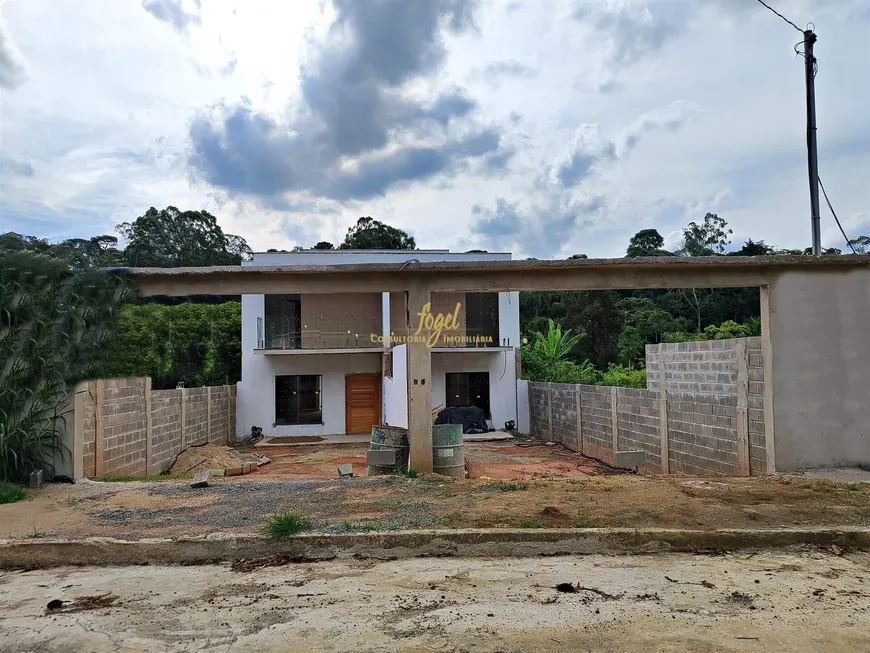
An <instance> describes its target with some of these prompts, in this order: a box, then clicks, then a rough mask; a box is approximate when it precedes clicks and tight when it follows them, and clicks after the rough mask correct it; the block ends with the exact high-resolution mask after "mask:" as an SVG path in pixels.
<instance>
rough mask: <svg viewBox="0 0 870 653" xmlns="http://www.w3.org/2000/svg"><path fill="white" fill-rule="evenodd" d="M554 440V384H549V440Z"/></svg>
mask: <svg viewBox="0 0 870 653" xmlns="http://www.w3.org/2000/svg"><path fill="white" fill-rule="evenodd" d="M552 441H553V384H552V383H548V384H547V442H552Z"/></svg>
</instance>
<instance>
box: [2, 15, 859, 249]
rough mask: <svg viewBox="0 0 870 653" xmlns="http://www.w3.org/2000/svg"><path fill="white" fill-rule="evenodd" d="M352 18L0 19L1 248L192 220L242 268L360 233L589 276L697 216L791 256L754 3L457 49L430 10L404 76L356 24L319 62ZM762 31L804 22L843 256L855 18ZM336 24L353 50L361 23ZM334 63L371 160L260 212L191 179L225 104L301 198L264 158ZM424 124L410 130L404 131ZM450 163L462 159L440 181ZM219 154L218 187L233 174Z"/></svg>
mask: <svg viewBox="0 0 870 653" xmlns="http://www.w3.org/2000/svg"><path fill="white" fill-rule="evenodd" d="M441 1H442V2H443V3H445V5H444V6H445V7H447V6H448V5H449V8H450V9H453V8H456V10H457V11H458V10H459V8H462V7H464V6H465V3H461V2H458V1H456V0H441ZM353 4H354V3H352V2H351V0H339V2H338V3H337V5H336V6H333V5H332V4H330V3H329V2H321V0H298V1H294V2H292V3H288V2H278V1H277V0H274V1H272V0H256V1H254V0H252V1H251V2H246V3H241V2H235V1H231V0H209V1H208V2H201V3H197V2H195V1H194V0H184V1H182V0H146V1H145V3H144V5H143V3H142V2H141V0H129V1H127V2H105V3H94V2H92V1H91V0H66V1H65V2H63V3H57V2H54V0H27V1H26V2H24V1H18V2H6V3H4V4H3V25H2V30H0V35H2V36H0V85H2V86H3V89H2V97H0V103H2V106H0V108H2V111H0V130H2V134H3V140H2V144H0V166H2V168H3V174H2V175H0V231H2V230H7V229H14V230H16V231H23V232H26V233H32V234H34V235H38V236H48V237H52V238H62V237H71V236H87V235H94V234H98V233H104V232H107V231H111V229H112V227H113V226H114V225H115V224H117V223H119V222H122V221H125V220H130V219H133V218H135V217H136V216H137V215H141V214H142V213H143V212H144V211H145V210H146V209H147V208H148V207H149V206H152V205H153V206H157V207H160V208H162V207H164V206H166V205H170V204H172V205H175V206H179V207H190V208H206V209H208V210H210V211H212V212H214V213H215V214H216V215H217V216H218V219H219V221H220V223H221V224H222V225H223V226H224V228H225V229H227V230H228V231H231V232H233V233H239V234H241V235H243V236H245V237H246V238H247V239H248V240H249V241H250V243H251V244H252V246H254V247H255V248H259V249H265V248H268V247H279V248H281V247H283V248H287V247H289V246H292V245H293V244H297V243H298V244H303V245H311V244H312V243H313V242H316V241H317V240H321V239H327V240H339V239H340V238H341V237H342V236H343V235H344V232H345V231H346V229H347V227H348V226H349V225H350V224H351V223H352V222H354V221H355V220H356V218H358V217H359V216H361V215H371V216H373V217H377V218H379V219H382V220H385V221H387V222H389V223H390V224H395V225H396V226H399V227H401V228H404V229H407V230H409V231H411V232H413V233H414V235H415V236H416V238H417V242H418V243H419V244H420V246H424V247H427V246H428V247H457V248H459V247H462V248H465V249H470V248H472V247H482V248H488V249H494V248H505V247H509V248H511V249H514V250H515V251H516V253H517V254H518V255H521V256H522V255H534V256H539V257H541V256H548V255H570V254H573V253H577V252H584V253H587V254H589V255H591V256H592V255H602V256H603V255H621V254H622V253H624V250H625V246H626V244H627V242H628V239H629V238H630V236H631V235H632V234H633V233H635V232H636V231H637V230H639V229H643V228H650V227H654V228H657V229H659V231H660V232H661V233H662V235H664V236H669V235H671V234H674V237H675V238H676V237H678V234H679V230H680V228H681V227H682V226H683V225H685V224H686V223H687V222H688V221H689V220H698V219H701V218H703V215H704V213H705V212H707V211H712V212H716V213H718V214H719V215H720V216H722V217H724V218H725V219H726V220H728V222H729V225H730V226H731V227H732V228H733V229H734V240H735V244H739V240H740V239H745V238H749V237H751V238H752V239H753V240H761V239H763V240H765V241H766V242H768V243H770V244H774V245H776V246H780V247H805V246H806V245H807V244H808V243H809V202H808V197H807V195H808V192H807V181H806V168H805V166H806V154H805V142H804V138H805V136H804V135H805V122H804V121H805V115H804V104H803V69H802V65H801V64H802V62H801V60H800V59H798V58H796V57H795V55H794V52H793V51H792V46H793V45H794V43H796V42H797V41H798V40H799V38H800V35H799V34H797V32H795V30H794V29H793V28H791V27H789V26H788V25H786V24H785V23H784V22H783V21H782V20H780V19H779V18H777V17H776V16H774V15H773V14H771V13H770V12H768V11H766V10H764V8H763V7H760V5H758V3H757V2H755V0H707V1H706V2H682V1H677V0H675V1H653V0H585V1H578V0H551V2H548V3H538V2H524V3H521V4H517V3H509V2H502V3H494V2H487V3H481V4H479V5H478V6H477V11H476V13H475V15H474V17H473V25H474V28H473V29H465V30H460V31H456V30H452V29H450V25H449V21H450V20H452V19H451V18H450V16H451V15H453V14H451V13H450V11H446V10H445V11H446V14H444V15H447V16H448V18H446V19H445V20H446V21H447V22H446V23H444V28H443V29H441V30H440V31H438V32H436V31H432V30H431V29H427V30H424V31H423V32H421V33H420V34H421V36H420V37H419V38H418V40H420V41H421V43H423V44H424V45H425V46H426V48H428V50H426V51H428V52H429V53H430V55H434V59H431V60H430V59H425V58H424V59H414V58H413V57H415V56H417V54H419V52H422V50H420V49H419V48H415V47H412V46H414V45H415V42H414V41H413V40H410V41H409V40H407V39H406V40H390V39H387V38H386V37H384V38H381V37H380V36H378V35H379V34H381V32H379V31H378V29H379V28H378V26H377V25H366V26H365V32H364V34H365V35H367V36H366V38H368V40H365V41H357V42H356V43H353V44H345V45H346V48H345V49H342V48H343V47H344V46H343V45H342V41H341V39H342V38H345V37H347V35H348V34H349V33H350V32H348V27H347V25H345V26H344V27H343V28H342V30H338V29H335V28H330V24H331V22H332V21H333V20H334V19H335V18H336V17H341V16H343V15H347V14H346V13H345V14H342V10H344V11H345V12H346V11H347V9H348V7H351V6H352V5H353ZM508 4H510V5H511V11H506V7H507V5H508ZM513 5H516V6H513ZM143 6H144V8H143ZM776 8H777V9H778V10H779V11H781V12H782V13H783V14H785V15H787V16H789V17H790V18H791V19H793V20H794V21H795V22H796V23H797V24H798V25H800V26H803V25H804V24H805V23H806V21H807V20H815V21H816V25H817V30H818V33H819V40H818V43H817V45H816V55H817V56H818V58H819V75H818V77H817V79H816V86H817V102H818V116H819V146H820V165H821V173H822V178H823V179H824V180H825V184H826V187H827V189H828V193H829V195H830V196H831V200H832V202H833V204H834V207H835V209H836V210H837V211H838V214H839V215H840V218H841V220H842V221H843V223H844V228H845V229H846V230H847V233H849V234H850V235H852V236H854V235H858V234H859V233H868V232H870V184H868V183H867V179H868V178H870V125H868V123H867V115H866V112H867V107H868V106H870V60H868V57H867V56H866V35H867V31H868V21H870V10H868V9H867V5H866V1H865V0H864V1H862V0H850V1H848V2H847V1H845V0H843V1H840V0H825V1H817V2H814V1H811V0H782V1H781V2H778V3H776ZM158 14H159V15H158ZM439 15H441V14H439ZM354 16H355V17H354V20H355V21H356V22H355V23H354V25H353V29H354V30H358V29H359V26H360V25H363V23H364V21H365V20H367V18H366V16H365V15H362V14H359V15H354ZM467 18H468V17H467V16H465V17H464V18H463V17H462V16H461V15H460V14H456V20H459V21H460V22H461V21H462V20H467ZM410 24H419V23H410ZM463 24H466V23H463ZM468 24H470V23H468ZM354 33H355V34H361V33H363V32H358V31H357V32H354ZM82 34H87V35H88V38H87V39H82V38H81V35H82ZM343 35H344V36H343ZM372 35H373V36H372ZM386 35H387V36H390V34H389V33H386ZM369 37H370V38H369ZM12 44H14V46H13V45H12ZM417 45H419V44H417ZM347 48H350V49H347ZM353 48H365V49H366V50H365V52H366V54H367V56H371V57H372V59H371V60H372V61H374V62H375V63H377V65H378V67H377V68H376V69H372V70H369V77H367V79H375V80H376V81H378V83H380V82H382V81H384V80H386V82H387V86H389V85H392V86H389V88H388V89H387V90H386V91H384V90H383V87H379V88H381V90H380V91H378V93H380V95H378V94H377V93H375V94H371V93H368V94H367V91H368V90H370V89H357V90H358V91H359V92H360V95H353V96H351V99H353V98H360V97H363V98H365V97H368V98H372V97H378V98H380V99H379V101H382V102H383V103H384V106H387V107H390V111H391V114H390V116H389V120H388V121H386V122H383V123H380V122H378V121H376V120H372V121H369V122H368V123H367V124H368V125H369V126H370V127H372V128H373V129H374V132H372V133H373V134H374V135H375V136H377V139H376V142H377V143H378V144H381V143H386V145H385V146H384V148H383V149H380V150H376V151H375V150H372V151H368V150H366V151H364V152H363V155H362V156H361V157H357V156H356V154H353V155H352V156H351V157H350V159H349V160H345V159H344V158H342V157H339V158H338V159H337V160H336V161H337V162H335V163H334V167H330V168H329V171H330V176H329V177H328V178H321V179H319V181H318V182H317V183H313V182H312V183H308V182H306V184H305V193H301V194H299V193H290V194H279V196H278V198H277V199H276V198H270V201H269V202H263V201H260V200H259V199H257V198H252V197H243V196H239V195H238V194H235V195H233V194H228V193H227V192H226V190H223V189H222V187H221V186H220V184H218V185H213V184H212V183H211V182H215V181H216V180H217V181H219V180H220V177H216V176H212V177H208V176H205V177H203V176H202V175H192V174H191V168H190V163H191V161H192V160H193V159H192V158H191V146H192V143H191V141H190V125H191V124H192V122H193V121H194V120H195V119H197V118H198V117H201V116H203V115H205V114H207V113H209V112H210V111H211V109H212V108H213V107H240V106H247V107H249V108H250V116H253V117H268V120H269V121H270V122H260V123H258V124H259V126H260V127H261V128H262V129H263V131H262V132H261V133H260V134H259V136H258V139H259V140H257V141H256V142H254V143H253V146H252V149H251V150H250V152H249V154H250V157H249V161H255V162H258V165H264V166H266V167H267V168H268V170H267V171H268V172H269V173H270V174H272V175H274V173H275V172H276V170H277V171H279V172H280V171H281V170H284V169H286V170H288V171H292V172H293V174H294V175H296V176H297V177H298V178H303V179H304V178H306V175H310V176H311V178H313V179H315V180H317V179H318V177H317V175H318V171H319V170H320V169H319V168H317V167H316V166H315V165H314V164H315V162H314V161H312V160H310V159H308V158H305V157H301V158H296V159H292V158H291V159H287V158H283V157H284V154H286V153H287V151H285V150H284V149H281V147H280V145H281V142H287V139H290V138H291V136H292V134H293V133H294V132H293V131H292V130H293V129H297V130H300V129H301V126H305V125H308V124H311V123H308V122H304V121H302V122H300V117H302V118H306V119H310V118H312V114H311V111H310V107H311V106H312V104H311V97H312V96H311V95H310V94H309V95H308V96H306V95H305V94H304V89H303V88H302V86H301V84H302V82H303V81H304V80H305V79H309V80H310V79H311V78H312V71H314V72H317V71H318V70H320V71H322V70H324V69H325V68H324V66H326V65H327V64H330V63H336V62H337V63H336V65H338V64H339V63H340V64H342V65H347V61H345V60H344V59H341V58H340V57H339V55H340V54H341V53H343V52H350V51H353ZM408 48H410V49H408ZM336 53H338V54H336ZM403 53H404V54H403ZM391 56H392V57H393V58H392V59H390V58H389V57H391ZM402 56H404V57H405V58H404V59H401V57H402ZM330 57H331V58H330ZM358 61H362V59H359V60H358ZM433 63H434V64H437V65H431V64H433ZM318 66H319V67H320V68H318ZM402 70H404V71H408V70H410V71H411V73H406V72H405V73H401V75H399V73H400V72H401V71H402ZM372 71H374V72H372ZM394 73H395V74H394ZM306 75H307V77H306ZM391 75H392V77H391ZM395 75H399V76H398V77H396V76H395ZM315 82H316V83H317V84H319V86H318V88H317V89H315V90H320V89H325V91H329V93H328V94H327V96H328V97H326V98H325V101H326V104H325V105H317V107H316V108H317V110H318V111H319V113H318V115H317V116H314V117H315V118H317V129H318V130H321V129H326V130H327V131H329V134H326V136H329V137H331V138H332V139H333V141H335V139H339V140H340V142H341V143H342V144H343V145H345V146H347V147H346V149H348V150H353V149H354V147H356V144H355V141H354V140H353V138H352V137H353V136H354V134H353V133H348V132H342V131H341V129H344V128H345V127H346V126H347V121H348V120H350V119H358V120H362V119H363V117H364V112H363V108H364V107H363V106H362V105H360V104H354V103H353V102H351V101H350V100H347V99H346V96H345V95H343V94H341V93H335V92H334V91H335V88H334V87H333V86H330V83H331V78H329V77H328V76H325V75H320V76H315ZM309 90H310V87H309ZM339 90H340V89H339ZM335 98H337V100H336V101H337V102H338V103H339V105H337V106H332V104H331V103H332V102H333V101H334V99H335ZM397 98H398V99H399V100H400V101H399V102H395V100H396V99H397ZM436 98H440V100H437V101H436ZM314 99H315V100H317V97H315V98H314ZM321 99H323V98H321ZM406 99H407V100H408V102H407V103H405V102H404V101H405V100H406ZM438 102H440V104H439V103H438ZM402 107H404V108H405V110H404V112H403V111H401V110H400V109H402ZM409 107H410V108H414V110H415V111H416V113H415V112H414V111H410V110H409ZM332 111H334V113H331V112H332ZM209 115H211V114H209ZM424 116H425V117H426V119H427V120H428V121H429V122H428V123H427V124H428V126H427V127H426V129H422V128H419V126H409V125H412V124H413V121H414V120H417V119H420V118H422V117H424ZM333 118H334V119H335V120H333ZM252 120H253V118H252ZM251 124H253V123H251ZM249 126H250V125H249ZM217 127H219V128H220V131H219V132H218V133H226V128H227V127H226V124H225V123H221V124H220V125H217ZM276 129H279V131H275V130H276ZM270 130H271V131H270ZM487 130H491V131H487ZM300 133H303V134H304V133H305V132H304V131H300ZM309 133H311V132H309ZM318 133H320V132H318ZM496 133H498V134H500V137H499V140H498V143H497V147H498V151H495V150H493V148H494V147H496V142H495V140H490V141H489V142H488V144H487V143H485V142H483V141H482V140H477V141H474V140H471V139H470V137H471V136H472V135H478V136H480V135H484V136H485V135H490V136H492V135H494V134H496ZM279 136H280V138H283V139H285V141H280V139H279ZM326 136H324V138H325V137H326ZM481 138H482V137H481ZM279 141H280V142H279ZM209 143H210V144H211V145H214V146H215V147H223V146H224V145H225V144H226V143H225V142H222V141H220V140H218V139H213V140H211V141H209ZM447 144H450V147H452V148H454V149H452V150H451V149H450V148H447V149H443V148H442V146H446V145H447ZM351 146H354V147H351ZM424 146H425V147H428V148H429V149H425V150H421V149H420V148H421V147H424ZM463 147H464V148H465V149H462V148H463ZM439 148H441V149H439ZM487 148H489V150H491V151H488V152H487ZM307 151H308V152H310V151H311V150H307ZM469 152H472V153H477V154H480V156H466V157H465V160H464V161H463V162H462V163H461V165H460V164H456V163H455V162H454V161H453V159H450V158H449V157H450V156H452V155H453V154H459V155H467V154H469ZM225 153H226V154H227V156H228V157H229V158H228V160H227V161H224V162H223V163H225V164H227V165H226V166H225V168H226V169H227V170H233V165H235V164H236V163H238V161H237V159H233V157H234V156H236V155H237V154H238V153H237V152H229V151H227V152H225ZM279 154H280V155H281V156H278V155H279ZM291 154H292V152H291ZM268 156H273V157H275V158H273V159H271V160H270V159H268V158H266V157H268ZM269 161H271V163H269ZM330 161H332V160H330ZM369 163H371V164H373V165H368V167H364V166H363V164H369ZM269 166H271V167H269ZM281 166H286V168H282V167H281ZM330 166H333V163H330ZM244 169H245V170H246V171H248V172H250V171H251V170H253V171H254V172H255V174H258V173H257V172H256V171H257V168H256V167H248V168H244ZM360 170H365V173H366V174H365V176H363V175H362V174H361V173H360ZM10 173H11V174H10ZM397 176H398V178H399V180H400V183H392V181H391V180H392V179H394V178H396V177H397ZM266 177H267V175H266V174H265V173H264V174H260V175H259V177H258V179H257V181H258V182H260V183H263V182H264V180H265V179H266ZM279 182H280V183H279ZM270 183H272V184H273V185H274V186H275V187H282V184H283V185H284V186H286V185H287V184H286V180H283V181H282V180H281V179H273V180H272V181H271V182H270ZM249 187H255V186H253V185H252V186H249ZM363 191H364V192H363ZM366 196H367V197H368V198H367V199H364V198H365V197H366ZM474 207H477V209H476V212H473V209H474ZM822 215H823V238H824V240H825V243H826V245H829V246H838V247H843V245H842V237H841V236H839V231H838V230H837V229H836V225H835V224H834V223H833V220H832V218H831V217H830V214H829V212H828V211H827V207H825V205H824V204H823V211H822Z"/></svg>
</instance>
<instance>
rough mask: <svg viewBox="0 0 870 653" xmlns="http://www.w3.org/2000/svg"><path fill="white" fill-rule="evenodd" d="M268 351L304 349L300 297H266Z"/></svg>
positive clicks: (266, 343)
mask: <svg viewBox="0 0 870 653" xmlns="http://www.w3.org/2000/svg"><path fill="white" fill-rule="evenodd" d="M265 304H266V305H265V313H266V342H265V347H266V349H300V348H301V347H302V303H301V300H300V298H299V295H266V301H265Z"/></svg>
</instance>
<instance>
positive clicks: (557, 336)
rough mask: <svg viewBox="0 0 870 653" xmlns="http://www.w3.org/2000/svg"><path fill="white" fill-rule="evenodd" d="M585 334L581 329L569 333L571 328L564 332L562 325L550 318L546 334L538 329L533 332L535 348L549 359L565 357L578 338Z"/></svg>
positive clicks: (580, 338)
mask: <svg viewBox="0 0 870 653" xmlns="http://www.w3.org/2000/svg"><path fill="white" fill-rule="evenodd" d="M585 336H586V334H585V333H583V332H582V331H581V332H580V333H576V334H574V335H571V329H568V330H567V331H565V332H564V333H563V332H562V327H560V326H558V325H557V324H556V323H555V322H553V320H552V319H551V320H550V321H549V324H548V328H547V335H544V334H543V333H541V332H540V331H536V332H535V349H537V350H538V351H539V352H541V353H542V354H543V355H544V357H546V358H549V359H551V360H560V359H562V358H565V357H566V356H567V355H568V353H569V352H570V351H571V350H572V349H573V348H574V345H576V344H577V343H578V342H580V340H582V339H583V338H584V337H585Z"/></svg>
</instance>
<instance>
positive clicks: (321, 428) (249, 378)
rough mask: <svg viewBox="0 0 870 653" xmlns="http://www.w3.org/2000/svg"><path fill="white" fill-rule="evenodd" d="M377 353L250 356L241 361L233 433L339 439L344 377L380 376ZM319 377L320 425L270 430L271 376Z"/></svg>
mask: <svg viewBox="0 0 870 653" xmlns="http://www.w3.org/2000/svg"><path fill="white" fill-rule="evenodd" d="M381 356H382V354H381V353H380V351H376V352H375V353H371V354H369V353H365V354H317V353H312V354H285V355H272V356H266V355H263V354H252V355H250V356H247V357H243V359H242V381H241V382H240V383H239V384H238V386H237V394H236V398H237V403H236V432H237V433H238V434H243V433H250V431H251V426H259V427H260V428H262V429H263V434H264V435H343V434H344V426H345V424H344V408H345V402H344V377H345V375H347V374H362V373H378V374H379V373H380V371H381ZM281 374H319V375H321V377H322V378H321V386H320V390H321V393H322V396H321V406H322V408H323V424H300V425H296V426H273V424H274V423H275V376H277V375H281Z"/></svg>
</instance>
